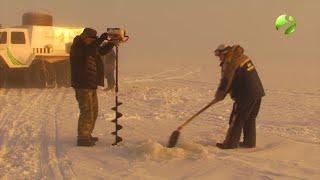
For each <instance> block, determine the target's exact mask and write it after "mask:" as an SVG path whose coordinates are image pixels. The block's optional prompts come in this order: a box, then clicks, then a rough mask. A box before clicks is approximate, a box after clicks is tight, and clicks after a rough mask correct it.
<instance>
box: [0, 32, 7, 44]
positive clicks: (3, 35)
mask: <svg viewBox="0 0 320 180" xmlns="http://www.w3.org/2000/svg"><path fill="white" fill-rule="evenodd" d="M0 44H7V32H0Z"/></svg>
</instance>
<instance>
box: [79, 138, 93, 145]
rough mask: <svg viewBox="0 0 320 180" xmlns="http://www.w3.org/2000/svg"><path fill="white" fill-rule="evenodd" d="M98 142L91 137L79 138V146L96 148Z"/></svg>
mask: <svg viewBox="0 0 320 180" xmlns="http://www.w3.org/2000/svg"><path fill="white" fill-rule="evenodd" d="M95 143H96V141H94V140H93V139H92V138H91V137H78V140H77V146H94V145H95Z"/></svg>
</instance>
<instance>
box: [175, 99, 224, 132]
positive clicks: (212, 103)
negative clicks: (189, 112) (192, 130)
mask: <svg viewBox="0 0 320 180" xmlns="http://www.w3.org/2000/svg"><path fill="white" fill-rule="evenodd" d="M217 102H218V100H216V99H214V100H213V101H211V102H210V103H209V104H208V105H206V106H205V107H203V108H202V109H201V110H200V111H198V112H197V113H196V114H195V115H193V116H192V117H191V118H189V119H188V120H187V121H186V122H184V123H183V124H182V125H181V126H179V127H178V129H177V130H178V131H180V130H181V129H182V128H183V127H184V126H186V125H187V124H188V123H189V122H191V121H192V120H193V119H194V118H195V117H197V116H198V115H199V114H201V113H202V112H203V111H205V110H207V109H208V108H209V107H211V106H212V105H214V104H215V103H217Z"/></svg>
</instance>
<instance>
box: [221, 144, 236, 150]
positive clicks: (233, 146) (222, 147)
mask: <svg viewBox="0 0 320 180" xmlns="http://www.w3.org/2000/svg"><path fill="white" fill-rule="evenodd" d="M216 146H217V147H218V148H220V149H235V148H238V146H237V145H228V144H226V143H217V144H216Z"/></svg>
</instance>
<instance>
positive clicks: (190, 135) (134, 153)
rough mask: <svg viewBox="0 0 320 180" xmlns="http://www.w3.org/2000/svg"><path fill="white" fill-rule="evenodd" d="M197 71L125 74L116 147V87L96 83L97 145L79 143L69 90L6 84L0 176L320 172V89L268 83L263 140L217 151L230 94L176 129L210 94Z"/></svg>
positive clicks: (0, 97)
mask: <svg viewBox="0 0 320 180" xmlns="http://www.w3.org/2000/svg"><path fill="white" fill-rule="evenodd" d="M200 71H201V70H196V71H189V70H184V69H172V70H167V71H164V72H160V73H157V74H150V75H144V76H127V77H122V78H121V79H120V83H121V84H120V85H121V86H120V93H119V96H120V100H121V101H122V102H123V103H124V104H123V105H122V106H121V108H120V112H122V113H123V114H124V116H123V117H122V118H121V119H120V124H121V125H123V126H124V128H123V129H122V130H121V131H119V132H120V135H121V137H122V138H123V139H124V141H123V142H122V143H121V144H120V145H119V146H111V144H112V143H113V141H114V137H113V136H112V135H111V134H110V133H111V132H112V131H114V124H113V123H111V122H110V121H111V120H112V118H114V113H113V112H112V111H111V110H110V108H111V107H112V106H113V104H114V94H113V93H111V92H104V91H102V90H101V89H99V90H98V96H99V117H98V120H97V124H96V129H95V131H94V135H95V136H98V137H99V138H100V141H99V142H98V143H97V144H96V146H94V147H77V146H76V132H77V118H78V114H79V110H78V105H77V102H76V100H75V95H74V91H73V89H72V88H56V89H1V90H0V179H85V180H86V179H320V90H319V89H302V90H301V89H298V88H297V89H268V88H267V87H266V93H267V95H266V97H265V98H264V99H263V102H262V108H261V111H260V114H259V116H258V120H257V133H258V137H257V147H256V148H254V149H244V148H239V149H235V150H220V149H217V148H216V147H215V143H216V142H220V141H222V140H223V139H224V137H225V133H226V130H227V128H228V118H229V114H230V111H231V107H232V101H231V100H230V99H229V98H227V99H226V100H225V101H223V102H220V103H218V104H216V105H215V106H213V107H211V108H210V109H209V110H207V111H206V112H204V113H203V114H202V115H200V116H199V117H198V118H197V119H195V120H194V121H192V122H191V123H190V124H189V125H188V126H186V127H185V128H184V129H183V130H182V131H181V136H180V139H179V142H178V144H177V147H176V148H171V149H168V148H166V145H167V143H168V139H169V136H170V134H171V133H172V132H173V131H174V130H175V129H176V128H177V127H178V126H179V125H180V124H181V123H183V122H184V121H185V120H186V119H187V118H189V117H190V116H192V115H193V114H194V113H195V112H197V111H198V110H199V109H201V108H202V107H203V106H205V105H206V104H207V103H208V102H209V101H210V100H211V99H212V98H213V96H214V91H215V89H216V84H214V83H209V82H203V81H199V80H198V74H199V72H200Z"/></svg>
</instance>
